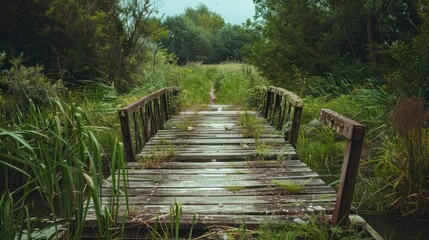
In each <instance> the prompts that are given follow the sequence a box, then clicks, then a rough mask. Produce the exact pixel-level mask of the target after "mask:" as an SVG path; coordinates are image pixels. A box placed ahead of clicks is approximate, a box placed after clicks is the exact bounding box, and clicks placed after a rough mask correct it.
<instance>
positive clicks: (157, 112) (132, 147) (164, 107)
mask: <svg viewBox="0 0 429 240" xmlns="http://www.w3.org/2000/svg"><path fill="white" fill-rule="evenodd" d="M179 91H180V88H179V87H168V88H163V89H160V90H158V91H156V92H154V93H152V94H149V95H147V96H144V97H143V98H141V99H140V100H137V101H135V102H133V103H131V104H129V105H127V106H126V107H124V108H121V109H119V110H118V114H119V120H120V123H121V131H122V139H123V143H124V148H125V155H126V156H125V157H126V160H127V161H135V156H136V154H137V153H138V152H139V151H141V150H142V149H143V147H144V146H145V144H146V143H147V142H148V141H149V140H150V139H151V138H152V137H153V136H154V135H155V134H156V133H157V132H158V130H159V129H163V128H164V124H165V122H166V121H167V120H168V119H170V117H171V115H172V114H173V112H174V109H175V107H176V106H175V105H176V103H175V97H174V96H177V95H178V93H179Z"/></svg>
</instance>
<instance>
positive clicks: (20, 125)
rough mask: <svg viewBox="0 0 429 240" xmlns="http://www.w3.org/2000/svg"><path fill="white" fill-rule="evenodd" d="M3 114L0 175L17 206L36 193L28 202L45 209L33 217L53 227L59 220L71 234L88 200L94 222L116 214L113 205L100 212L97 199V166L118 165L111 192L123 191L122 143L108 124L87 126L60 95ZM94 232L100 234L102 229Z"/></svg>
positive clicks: (100, 173)
mask: <svg viewBox="0 0 429 240" xmlns="http://www.w3.org/2000/svg"><path fill="white" fill-rule="evenodd" d="M3 116H4V115H3ZM9 116H10V117H9V118H8V119H4V120H3V121H2V122H3V125H4V126H6V127H8V128H9V130H5V129H0V141H1V142H2V143H5V144H2V145H1V148H0V156H1V160H0V170H1V171H2V172H3V173H7V174H3V175H2V176H1V177H0V178H1V181H2V182H4V183H6V184H5V186H3V187H4V188H3V189H9V190H10V191H11V193H10V194H11V195H12V199H18V202H17V203H18V204H21V205H22V204H27V203H30V202H34V199H36V198H37V196H39V197H40V198H41V199H42V201H41V203H40V202H36V203H34V204H36V208H46V210H47V211H46V212H45V213H38V215H36V216H34V217H44V218H48V219H50V221H52V222H54V224H55V225H54V226H55V227H56V226H57V224H58V223H59V222H61V223H63V224H64V226H65V227H66V228H67V231H66V232H67V233H68V234H69V237H70V238H73V239H78V238H80V235H81V234H82V231H83V227H84V225H85V218H86V215H87V212H88V209H89V203H90V200H91V199H92V202H93V203H94V208H95V209H96V213H97V220H98V221H99V225H100V226H107V225H108V224H105V222H106V219H115V220H116V219H117V218H116V217H112V215H113V213H118V211H117V210H116V207H112V208H111V209H109V210H110V211H104V206H103V205H102V200H101V186H102V181H103V171H108V172H110V173H115V172H116V171H117V170H118V169H119V172H120V173H121V181H118V182H115V184H114V185H112V188H114V189H115V190H114V191H113V192H114V193H115V194H116V193H118V194H117V195H119V193H121V194H124V195H125V196H126V190H123V189H124V188H126V181H123V180H126V179H125V177H124V176H125V173H124V171H125V165H124V158H123V153H122V150H120V149H122V146H121V144H119V143H118V141H117V139H116V132H115V131H114V130H113V129H110V128H107V127H100V126H94V125H92V122H91V119H90V118H88V116H87V114H86V112H85V111H84V110H83V109H82V108H81V107H78V106H77V105H76V104H73V103H70V104H69V103H66V102H64V101H62V100H60V99H55V100H52V101H50V104H49V107H47V108H43V109H41V108H39V107H37V106H36V105H34V104H30V108H29V109H28V110H27V111H25V112H24V111H22V110H21V109H19V108H17V109H16V111H14V112H13V113H12V114H10V115H9ZM106 132H110V133H111V134H106ZM100 136H102V137H103V138H108V139H110V140H107V141H106V140H104V142H108V143H109V144H110V145H108V146H103V145H102V144H100V141H99V137H100ZM111 152H112V153H111ZM109 161H110V164H109V165H108V166H109V167H108V168H106V167H105V166H106V164H105V163H106V162H109ZM11 182H18V183H19V184H15V186H13V185H12V184H10V183H11ZM120 184H121V185H120ZM120 189H121V190H120ZM124 191H125V192H124ZM111 206H115V204H111ZM33 210H34V209H33ZM2 211H3V210H2ZM107 215H108V216H107ZM56 228H57V227H56ZM2 230H4V229H3V226H2ZM56 230H57V231H59V229H56ZM20 231H21V230H20V229H18V232H20ZM99 231H100V233H101V235H102V236H106V234H105V232H106V228H102V227H101V228H100V229H99Z"/></svg>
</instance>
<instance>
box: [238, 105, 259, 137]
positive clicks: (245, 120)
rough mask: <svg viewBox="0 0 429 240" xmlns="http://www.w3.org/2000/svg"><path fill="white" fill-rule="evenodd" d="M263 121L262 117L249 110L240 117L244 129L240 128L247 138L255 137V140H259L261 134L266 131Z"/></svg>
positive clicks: (240, 123)
mask: <svg viewBox="0 0 429 240" xmlns="http://www.w3.org/2000/svg"><path fill="white" fill-rule="evenodd" d="M262 122H263V120H262V119H260V118H257V117H256V116H255V115H254V114H252V113H249V112H247V111H246V112H245V113H243V114H241V115H240V117H239V118H238V124H239V125H240V126H242V130H240V131H241V132H242V134H243V135H244V136H245V137H246V138H254V139H255V141H258V140H259V136H260V135H261V134H263V133H264V132H265V131H264V129H263V125H262Z"/></svg>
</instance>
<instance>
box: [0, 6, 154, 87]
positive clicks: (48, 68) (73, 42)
mask: <svg viewBox="0 0 429 240" xmlns="http://www.w3.org/2000/svg"><path fill="white" fill-rule="evenodd" d="M1 4H2V6H0V9H1V10H0V16H2V20H3V21H0V30H1V33H2V34H3V36H2V37H1V38H0V46H1V49H0V50H3V51H5V52H6V53H7V54H8V56H10V57H17V56H19V54H20V53H21V52H22V53H24V55H25V56H30V60H29V61H27V62H28V63H29V64H31V65H36V64H39V65H43V66H44V69H45V72H46V73H47V74H48V76H50V77H52V78H58V79H62V80H64V81H67V82H68V83H69V86H70V85H72V84H76V83H78V84H81V83H84V82H87V81H86V80H92V81H94V80H96V81H98V80H102V81H114V82H115V86H116V87H117V88H118V89H119V90H125V89H126V85H127V84H128V80H129V79H130V78H129V75H130V74H131V73H132V72H134V71H137V69H138V66H139V64H141V63H142V61H143V60H144V59H143V57H142V56H144V54H142V52H144V51H146V46H147V45H146V43H145V42H144V41H142V39H144V38H145V37H148V36H149V35H150V34H151V29H150V28H148V27H147V26H148V25H149V24H148V21H149V19H150V16H151V14H152V13H153V12H154V9H153V7H152V5H151V4H150V1H149V0H144V1H138V0H130V1H129V0H94V1H83V0H77V1H69V0H16V1H12V0H5V1H1ZM152 30H153V29H152Z"/></svg>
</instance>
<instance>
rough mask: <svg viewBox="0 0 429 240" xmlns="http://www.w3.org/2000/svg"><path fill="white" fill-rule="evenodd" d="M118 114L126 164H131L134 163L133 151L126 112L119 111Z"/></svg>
mask: <svg viewBox="0 0 429 240" xmlns="http://www.w3.org/2000/svg"><path fill="white" fill-rule="evenodd" d="M118 113H119V121H120V123H121V131H122V141H123V142H124V148H125V158H126V160H127V162H131V161H134V150H133V140H132V138H131V129H130V122H129V116H128V112H127V111H126V110H119V111H118Z"/></svg>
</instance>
